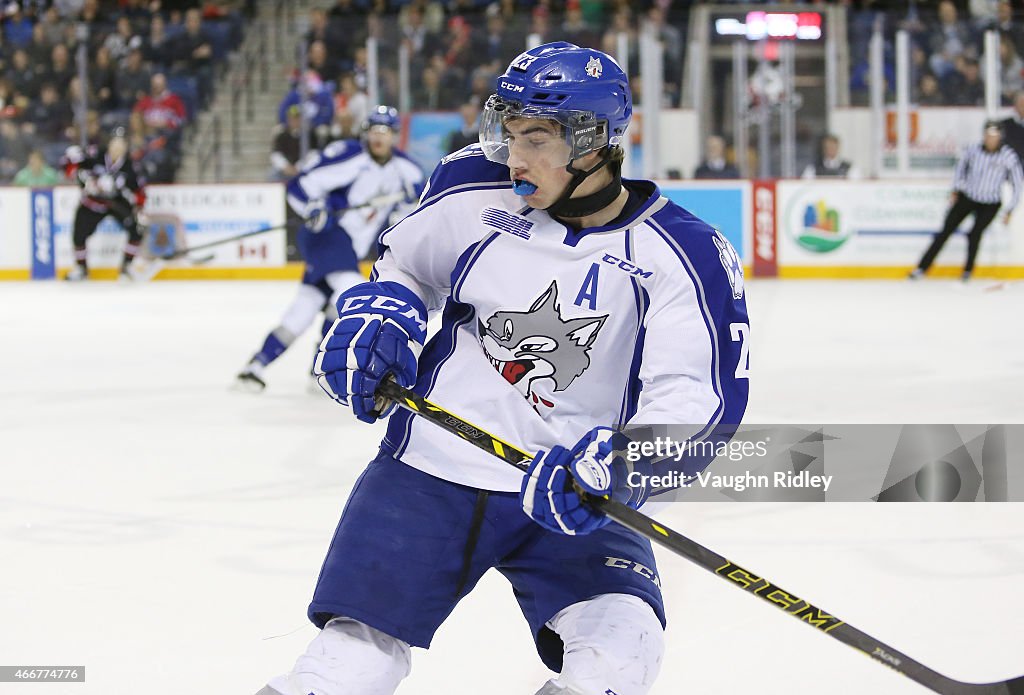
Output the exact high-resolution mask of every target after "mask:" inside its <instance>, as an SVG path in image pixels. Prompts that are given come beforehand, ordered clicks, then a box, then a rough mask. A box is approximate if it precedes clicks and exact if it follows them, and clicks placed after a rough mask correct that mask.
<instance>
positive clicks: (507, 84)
mask: <svg viewBox="0 0 1024 695" xmlns="http://www.w3.org/2000/svg"><path fill="white" fill-rule="evenodd" d="M501 88H502V89H507V90H509V91H512V92H521V91H523V89H525V87H523V86H522V85H518V84H512V83H511V82H502V83H501Z"/></svg>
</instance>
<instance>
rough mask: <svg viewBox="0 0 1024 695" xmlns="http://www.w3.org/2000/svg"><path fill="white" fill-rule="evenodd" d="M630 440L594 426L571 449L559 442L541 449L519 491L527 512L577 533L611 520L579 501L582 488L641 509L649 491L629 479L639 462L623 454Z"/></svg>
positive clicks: (646, 467) (554, 527) (646, 469)
mask: <svg viewBox="0 0 1024 695" xmlns="http://www.w3.org/2000/svg"><path fill="white" fill-rule="evenodd" d="M627 443H628V439H627V438H626V437H625V436H624V435H622V434H620V433H618V432H616V431H615V430H612V429H610V428H608V427H595V428H594V429H593V430H591V431H590V432H588V433H587V434H586V436H584V437H583V438H582V439H581V440H580V441H579V442H577V443H576V446H574V447H573V448H572V449H571V450H570V449H565V448H564V447H561V446H555V447H552V448H551V450H550V451H540V452H538V453H537V455H536V456H535V457H534V458H533V461H532V462H531V463H530V468H529V470H528V471H527V473H526V476H525V477H524V478H523V485H522V488H521V490H520V494H519V500H520V503H521V504H522V505H523V511H525V512H526V514H527V516H529V517H530V518H532V519H533V520H534V521H536V522H537V523H538V524H540V525H541V526H543V527H544V528H546V529H548V530H549V531H554V532H556V533H563V534H565V535H568V536H577V535H584V534H587V533H590V532H592V531H596V530H597V529H599V528H601V527H602V526H605V525H606V524H607V523H608V522H609V521H610V520H609V519H608V517H606V516H604V515H603V514H601V513H600V512H598V511H596V510H594V509H593V508H591V507H590V506H588V505H587V504H586V503H585V502H584V501H583V500H581V499H580V495H579V493H578V492H577V490H576V488H577V487H578V488H579V489H580V490H582V491H583V492H584V493H586V494H587V495H593V496H595V497H608V498H611V499H614V500H616V501H619V502H622V503H623V504H627V505H629V506H630V507H632V508H633V509H636V508H638V507H639V506H640V505H641V504H643V501H644V500H645V499H647V494H648V490H647V487H646V486H645V485H642V484H641V485H634V486H631V485H630V483H631V482H639V480H630V475H629V474H630V473H631V472H633V469H634V466H631V465H630V464H629V463H628V462H627V461H626V459H625V457H624V455H623V452H624V451H625V446H626V444H627ZM637 472H640V473H642V474H647V473H649V463H647V462H644V464H643V467H642V468H638V470H637ZM574 483H575V485H574Z"/></svg>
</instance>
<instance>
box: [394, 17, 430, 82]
mask: <svg viewBox="0 0 1024 695" xmlns="http://www.w3.org/2000/svg"><path fill="white" fill-rule="evenodd" d="M398 28H399V32H400V34H401V40H402V42H403V43H404V44H405V45H406V46H407V47H408V48H409V55H410V60H411V61H412V63H413V65H414V66H415V67H414V69H415V68H419V69H422V67H423V65H424V62H425V61H426V56H427V55H430V54H431V53H433V52H434V51H435V50H437V47H438V37H437V34H435V33H434V32H432V31H430V30H429V29H428V28H427V24H426V22H425V20H424V16H423V8H422V7H421V6H420V5H416V4H411V5H408V6H406V7H404V8H403V9H402V11H401V12H400V13H399V16H398Z"/></svg>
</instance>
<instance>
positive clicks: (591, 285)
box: [573, 263, 601, 311]
mask: <svg viewBox="0 0 1024 695" xmlns="http://www.w3.org/2000/svg"><path fill="white" fill-rule="evenodd" d="M600 270H601V266H599V265H598V264H597V263H591V264H590V270H588V271H587V277H585V278H584V279H583V284H582V285H580V291H579V294H577V295H576V301H575V302H573V304H575V305H576V306H583V302H587V304H588V305H589V306H588V307H587V308H589V309H592V310H593V311H597V276H598V273H599V272H600Z"/></svg>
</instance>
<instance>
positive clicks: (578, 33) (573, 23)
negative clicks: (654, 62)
mask: <svg viewBox="0 0 1024 695" xmlns="http://www.w3.org/2000/svg"><path fill="white" fill-rule="evenodd" d="M561 39H562V41H568V42H569V43H574V44H576V45H577V46H596V45H597V41H598V33H597V32H596V31H595V30H594V27H592V26H590V23H589V22H588V21H587V19H586V17H584V16H583V10H582V9H581V8H580V2H579V0H569V1H568V2H566V3H565V15H564V17H563V18H562V29H561ZM667 48H668V46H666V50H667ZM513 57H515V56H513ZM667 58H668V55H667V53H666V59H667Z"/></svg>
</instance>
